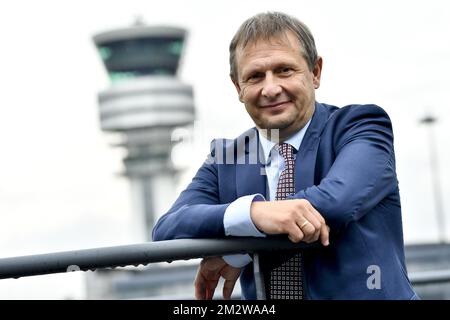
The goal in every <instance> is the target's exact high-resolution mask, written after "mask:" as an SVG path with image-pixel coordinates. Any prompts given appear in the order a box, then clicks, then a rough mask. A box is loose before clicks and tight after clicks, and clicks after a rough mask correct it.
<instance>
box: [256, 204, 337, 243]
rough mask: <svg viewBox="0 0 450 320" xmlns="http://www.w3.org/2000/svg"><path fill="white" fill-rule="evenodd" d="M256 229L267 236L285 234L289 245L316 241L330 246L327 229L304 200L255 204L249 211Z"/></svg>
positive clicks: (315, 211)
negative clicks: (290, 242)
mask: <svg viewBox="0 0 450 320" xmlns="http://www.w3.org/2000/svg"><path fill="white" fill-rule="evenodd" d="M250 216H251V219H252V221H253V223H254V224H255V226H256V227H257V228H258V229H259V230H260V231H262V232H264V233H266V234H287V235H288V237H289V239H290V240H291V241H292V242H295V243H297V242H300V241H305V242H307V243H311V242H315V241H317V240H319V238H320V242H321V243H322V244H323V245H324V246H327V245H328V244H329V232H330V228H329V227H328V226H327V225H326V223H325V219H324V218H323V217H322V215H321V214H320V213H319V212H318V211H317V210H316V209H315V208H314V207H313V206H312V205H311V203H309V201H308V200H305V199H293V200H279V201H255V202H253V203H252V205H251V208H250Z"/></svg>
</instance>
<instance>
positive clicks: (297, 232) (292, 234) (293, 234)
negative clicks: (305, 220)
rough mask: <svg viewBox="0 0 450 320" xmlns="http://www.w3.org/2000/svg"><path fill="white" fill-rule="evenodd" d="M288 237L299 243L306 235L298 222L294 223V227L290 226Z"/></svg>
mask: <svg viewBox="0 0 450 320" xmlns="http://www.w3.org/2000/svg"><path fill="white" fill-rule="evenodd" d="M287 232H288V238H289V240H291V241H292V242H294V243H299V242H300V241H302V240H303V239H304V237H305V234H304V233H303V231H302V230H301V229H300V227H299V226H298V225H296V224H293V225H292V227H290V228H289V229H288V230H287Z"/></svg>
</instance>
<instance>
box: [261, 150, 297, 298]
mask: <svg viewBox="0 0 450 320" xmlns="http://www.w3.org/2000/svg"><path fill="white" fill-rule="evenodd" d="M278 152H279V153H280V154H281V156H282V157H283V159H284V163H285V168H284V170H283V171H282V172H281V174H280V178H279V179H278V186H277V191H276V195H275V200H283V199H286V198H287V197H288V196H289V195H291V194H294V193H295V184H294V156H293V147H292V146H291V145H290V144H287V143H280V144H279V146H278ZM271 259H272V263H271V270H270V274H269V279H268V280H269V286H270V291H269V295H268V296H269V297H270V299H288V300H301V299H303V279H302V255H301V253H298V252H296V253H277V254H276V257H272V258H271Z"/></svg>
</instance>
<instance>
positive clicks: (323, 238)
mask: <svg viewBox="0 0 450 320" xmlns="http://www.w3.org/2000/svg"><path fill="white" fill-rule="evenodd" d="M320 242H321V243H322V244H323V245H324V246H328V245H329V244H330V228H329V227H328V226H327V225H326V224H324V225H323V226H322V228H321V230H320Z"/></svg>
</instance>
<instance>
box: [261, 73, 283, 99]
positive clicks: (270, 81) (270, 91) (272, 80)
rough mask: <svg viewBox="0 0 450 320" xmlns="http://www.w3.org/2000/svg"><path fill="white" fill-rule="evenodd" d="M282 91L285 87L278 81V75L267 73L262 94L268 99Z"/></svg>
mask: <svg viewBox="0 0 450 320" xmlns="http://www.w3.org/2000/svg"><path fill="white" fill-rule="evenodd" d="M282 91H283V89H282V88H281V86H280V84H279V83H278V81H277V79H276V77H274V76H273V74H272V73H269V74H267V75H266V77H265V79H264V83H263V88H262V91H261V94H262V95H263V96H264V97H266V98H268V99H272V98H276V97H277V96H278V95H279V94H281V92H282Z"/></svg>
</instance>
